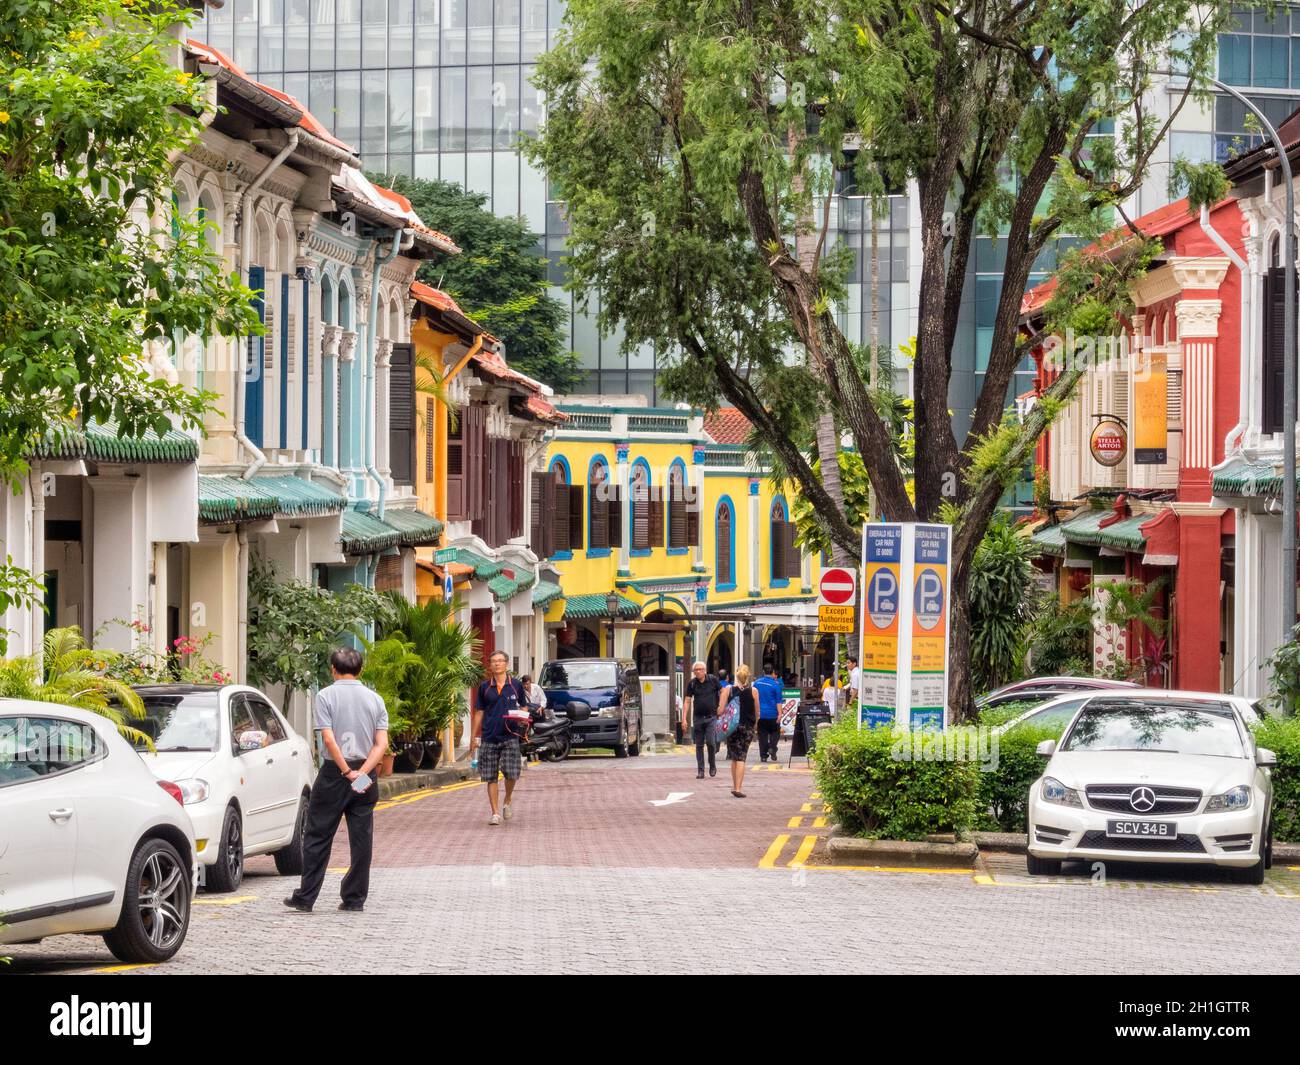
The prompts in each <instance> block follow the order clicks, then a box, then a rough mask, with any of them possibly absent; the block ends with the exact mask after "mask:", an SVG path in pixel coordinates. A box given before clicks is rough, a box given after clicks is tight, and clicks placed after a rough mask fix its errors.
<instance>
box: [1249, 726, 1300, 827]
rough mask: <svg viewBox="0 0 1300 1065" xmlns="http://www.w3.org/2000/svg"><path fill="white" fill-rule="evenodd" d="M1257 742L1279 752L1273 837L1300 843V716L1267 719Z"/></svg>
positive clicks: (1276, 752) (1275, 777) (1275, 769)
mask: <svg viewBox="0 0 1300 1065" xmlns="http://www.w3.org/2000/svg"><path fill="white" fill-rule="evenodd" d="M1255 742H1256V743H1258V744H1259V746H1261V747H1267V748H1268V749H1269V750H1270V751H1273V752H1274V753H1275V754H1276V755H1277V766H1276V767H1275V768H1274V769H1273V838H1274V839H1276V840H1278V841H1280V842H1283V843H1300V717H1283V718H1276V717H1270V718H1265V719H1264V720H1263V721H1261V722H1260V723H1259V724H1258V725H1256V726H1255Z"/></svg>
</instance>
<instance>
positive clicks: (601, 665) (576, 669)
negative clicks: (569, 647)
mask: <svg viewBox="0 0 1300 1065" xmlns="http://www.w3.org/2000/svg"><path fill="white" fill-rule="evenodd" d="M617 683H618V674H617V671H616V670H615V668H614V663H613V662H547V663H546V665H545V666H544V667H542V687H543V688H564V689H567V690H570V691H572V690H575V689H579V688H613V687H615V685H617Z"/></svg>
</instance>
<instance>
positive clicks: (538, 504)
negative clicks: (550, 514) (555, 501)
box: [528, 471, 549, 558]
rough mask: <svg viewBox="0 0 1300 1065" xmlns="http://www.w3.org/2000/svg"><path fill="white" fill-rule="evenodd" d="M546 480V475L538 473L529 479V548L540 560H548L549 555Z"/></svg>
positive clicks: (534, 473)
mask: <svg viewBox="0 0 1300 1065" xmlns="http://www.w3.org/2000/svg"><path fill="white" fill-rule="evenodd" d="M546 480H547V477H546V474H544V473H537V472H536V471H534V472H533V474H532V475H531V477H530V478H529V481H530V484H529V499H528V505H529V508H530V513H529V516H528V546H529V547H531V548H532V549H533V551H534V553H535V554H536V555H537V557H538V558H546V557H547V556H548V554H549V552H548V551H547V550H546V545H545V543H544V540H545V534H544V533H543V528H544V527H545V525H546V518H545V515H544V512H543V504H542V496H543V489H544V487H545V483H546Z"/></svg>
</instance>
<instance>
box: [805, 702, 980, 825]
mask: <svg viewBox="0 0 1300 1065" xmlns="http://www.w3.org/2000/svg"><path fill="white" fill-rule="evenodd" d="M958 733H961V734H964V735H965V736H967V737H969V738H970V741H971V743H972V746H974V730H973V729H969V728H967V729H962V728H955V729H949V730H948V733H947V734H944V733H938V734H933V733H932V734H920V735H922V736H930V737H934V736H937V737H938V740H937V742H939V743H943V742H944V737H945V736H946V735H948V734H952V735H953V736H956V734H958ZM909 740H910V737H903V738H902V739H901V740H900V737H898V736H897V734H896V733H895V732H894V730H893V729H889V728H878V729H862V730H861V731H859V730H858V727H857V724H856V722H854V721H853V720H851V719H845V720H843V721H841V722H840V723H839V724H837V725H835V726H833V727H832V728H830V729H828V730H826V731H824V732H822V733H821V734H820V735H819V736H818V738H817V752H816V754H815V755H814V757H813V763H814V766H815V771H816V774H817V785H818V787H819V789H820V790H821V795H822V801H823V802H825V803H826V805H827V807H828V808H829V810H830V813H831V816H832V817H834V819H835V822H836V824H838V825H839V826H840V828H841V829H842V830H843V831H844V832H845V833H846V834H847V835H850V836H861V837H864V838H868V839H906V840H916V839H922V838H924V837H925V836H927V835H929V834H931V833H935V832H956V833H958V834H959V835H961V834H965V833H966V832H969V831H970V829H971V828H972V827H973V826H974V823H975V814H976V809H977V805H976V804H977V795H978V792H979V775H980V774H979V762H978V761H946V760H933V761H931V760H925V759H924V758H922V760H914V759H912V758H911V757H904V755H910V754H911V753H912V745H911V744H910V743H909V742H908V741H909ZM922 742H926V741H925V740H923V741H922ZM930 742H934V740H933V739H931V740H930ZM903 744H906V745H907V750H906V751H904V750H902V749H901V748H902V746H903Z"/></svg>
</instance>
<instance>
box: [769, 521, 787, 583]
mask: <svg viewBox="0 0 1300 1065" xmlns="http://www.w3.org/2000/svg"><path fill="white" fill-rule="evenodd" d="M771 529H772V580H774V581H779V580H780V579H781V578H782V577H784V576H785V570H786V564H785V531H784V530H785V522H783V521H781V520H780V519H779V518H773V519H772V525H771Z"/></svg>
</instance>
